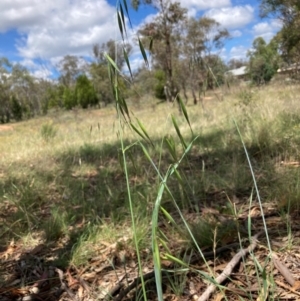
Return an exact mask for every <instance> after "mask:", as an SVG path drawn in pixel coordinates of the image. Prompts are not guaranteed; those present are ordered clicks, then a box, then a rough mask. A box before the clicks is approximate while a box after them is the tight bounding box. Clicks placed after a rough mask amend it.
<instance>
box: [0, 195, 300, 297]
mask: <svg viewBox="0 0 300 301" xmlns="http://www.w3.org/2000/svg"><path fill="white" fill-rule="evenodd" d="M236 205H237V208H238V211H237V212H239V213H238V214H237V216H236V217H235V219H236V220H238V222H239V223H240V224H241V225H245V223H246V222H247V219H248V218H249V216H250V218H251V235H257V234H258V233H260V237H259V238H258V240H257V242H256V243H255V246H254V245H252V247H253V248H251V247H250V246H251V240H250V241H249V237H248V238H247V235H246V237H245V238H243V239H242V242H239V240H238V233H231V235H230V237H231V239H226V240H223V241H221V245H220V246H215V247H213V248H211V249H209V248H204V249H203V255H204V256H205V258H206V263H204V261H203V259H202V258H201V256H200V255H199V254H197V252H196V251H195V250H192V248H191V246H190V244H188V243H186V242H185V241H184V240H181V241H180V240H179V241H172V243H170V245H169V250H170V252H171V253H172V254H173V256H176V255H177V256H178V254H180V255H179V256H182V259H181V260H182V261H184V262H185V263H186V265H187V266H188V269H183V268H178V264H177V263H175V262H174V261H172V260H170V259H164V258H162V263H163V270H162V277H163V291H164V299H165V300H198V301H200V300H225V298H227V300H240V298H243V300H258V301H263V300H299V299H300V277H299V275H300V273H299V270H300V255H299V247H298V245H299V241H300V222H299V221H298V220H299V218H298V215H297V212H295V213H293V214H291V215H290V216H289V219H290V225H291V226H290V227H291V229H290V230H291V233H292V234H291V235H288V236H287V235H286V233H287V228H286V227H287V224H286V221H284V219H283V218H282V217H281V216H280V215H279V214H278V209H277V208H274V206H273V205H272V204H264V215H265V218H266V222H267V227H268V231H269V237H270V239H271V244H272V248H273V250H272V254H271V256H270V252H269V250H268V248H267V247H266V241H265V234H264V232H263V231H262V230H263V224H262V220H261V216H260V210H259V208H258V204H255V203H253V205H252V207H251V208H250V210H249V208H248V207H247V206H246V204H245V203H244V202H242V201H241V202H240V203H238V202H237V204H236ZM218 208H219V207H218V206H215V207H211V208H205V207H203V208H202V210H201V212H200V213H192V212H186V213H185V218H186V220H187V221H195V220H197V219H198V218H199V216H201V215H205V216H208V215H209V216H210V219H215V220H217V221H218V222H219V223H224V222H228V221H229V220H232V219H233V218H232V215H229V214H224V213H222V212H220V210H219V209H218ZM159 227H160V228H161V229H162V230H163V229H164V227H166V224H165V223H163V222H162V223H160V224H159ZM129 241H130V237H129V236H128V237H122V238H120V239H118V241H116V242H114V243H109V242H106V241H103V242H101V243H100V244H99V246H97V248H98V252H97V254H98V255H97V256H94V257H93V258H89V259H88V260H87V262H86V263H85V264H84V265H80V266H74V265H72V264H70V265H69V266H68V267H67V268H65V269H62V268H60V267H59V266H55V265H53V264H52V262H53V261H51V260H49V259H50V258H52V257H53V255H52V252H54V251H55V248H56V247H57V246H56V243H55V242H53V243H51V244H47V245H46V244H45V243H43V242H42V241H41V242H40V243H38V244H36V245H34V246H32V247H31V248H28V247H25V246H24V245H22V243H20V242H15V241H11V242H10V243H9V244H8V245H7V246H6V247H5V248H4V249H2V251H1V252H0V301H10V300H24V301H26V300H27V301H29V300H49V301H52V300H57V301H63V300H80V301H88V300H90V301H92V300H104V301H108V300H113V301H121V300H139V299H141V295H140V293H141V290H140V283H141V275H139V274H138V265H137V258H136V254H135V251H134V250H131V249H130V248H129V247H126V245H127V244H128V243H129ZM120 246H122V247H120ZM244 248H246V249H247V248H248V251H247V253H250V254H246V253H243V254H242V253H240V252H241V251H242V250H241V249H244ZM249 248H250V249H249ZM162 251H163V248H162ZM141 253H142V254H141V257H142V260H143V261H142V262H143V269H142V270H143V277H144V280H145V282H146V286H147V291H148V292H149V293H148V296H147V298H148V300H157V298H156V294H155V283H154V271H153V263H152V261H151V251H150V250H148V249H145V250H142V251H141ZM162 254H163V252H162ZM182 254H185V256H183V255H182ZM237 257H238V259H237V260H236V262H235V264H234V265H232V260H233V259H234V258H237ZM230 265H231V266H230ZM229 266H230V268H229ZM257 267H261V270H259V269H258V268H257ZM211 277H215V281H218V279H220V278H222V281H220V283H221V286H216V282H213V283H212V282H211V281H210V279H211ZM174 286H175V287H174ZM176 286H181V287H182V290H181V291H179V290H178V291H177V290H176ZM213 286H214V288H213V290H211V291H210V292H209V293H206V292H207V289H208V288H209V287H213ZM205 294H208V295H207V296H205Z"/></svg>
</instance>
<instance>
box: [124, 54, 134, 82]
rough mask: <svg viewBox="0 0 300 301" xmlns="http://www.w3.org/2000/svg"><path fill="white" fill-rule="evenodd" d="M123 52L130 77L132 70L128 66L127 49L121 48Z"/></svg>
mask: <svg viewBox="0 0 300 301" xmlns="http://www.w3.org/2000/svg"><path fill="white" fill-rule="evenodd" d="M123 54H124V59H125V63H126V65H127V68H128V70H129V73H130V77H131V78H132V71H131V67H130V63H129V59H128V54H127V51H126V50H125V49H124V48H123Z"/></svg>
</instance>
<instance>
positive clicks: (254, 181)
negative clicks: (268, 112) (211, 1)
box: [234, 120, 272, 255]
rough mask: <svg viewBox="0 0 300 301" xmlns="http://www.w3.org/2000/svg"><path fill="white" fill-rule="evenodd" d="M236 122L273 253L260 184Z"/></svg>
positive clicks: (269, 245) (269, 246) (268, 242)
mask: <svg viewBox="0 0 300 301" xmlns="http://www.w3.org/2000/svg"><path fill="white" fill-rule="evenodd" d="M234 124H235V127H236V129H237V131H238V134H239V137H240V140H241V143H242V145H243V148H244V151H245V155H246V158H247V162H248V165H249V169H250V172H251V176H252V179H253V184H254V188H255V192H256V195H257V200H258V203H259V208H260V212H261V217H262V221H263V225H264V231H265V234H266V238H267V244H268V249H269V252H270V255H271V253H272V248H271V242H270V238H269V234H268V228H267V223H266V219H265V215H264V210H263V206H262V201H261V198H260V193H259V189H258V186H257V181H256V178H255V175H254V171H253V168H252V164H251V160H250V157H249V154H248V151H247V148H246V145H245V142H244V140H243V137H242V134H241V132H240V129H239V127H238V124H237V122H236V120H234ZM249 231H250V230H249Z"/></svg>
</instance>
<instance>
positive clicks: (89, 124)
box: [0, 85, 300, 268]
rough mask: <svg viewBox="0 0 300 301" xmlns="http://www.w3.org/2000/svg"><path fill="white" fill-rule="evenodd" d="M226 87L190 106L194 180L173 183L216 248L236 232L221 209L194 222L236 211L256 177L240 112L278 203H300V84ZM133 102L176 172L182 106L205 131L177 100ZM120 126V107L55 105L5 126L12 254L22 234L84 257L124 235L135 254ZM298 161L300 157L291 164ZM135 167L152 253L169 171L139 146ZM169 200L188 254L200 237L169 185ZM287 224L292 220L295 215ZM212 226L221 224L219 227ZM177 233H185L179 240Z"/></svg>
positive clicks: (3, 180)
mask: <svg viewBox="0 0 300 301" xmlns="http://www.w3.org/2000/svg"><path fill="white" fill-rule="evenodd" d="M222 93H223V95H224V97H223V100H221V98H220V97H219V95H220V93H219V94H216V93H212V92H210V93H208V95H207V98H206V99H204V103H203V107H202V106H201V105H200V104H199V105H198V106H193V105H192V104H188V105H187V111H188V114H189V119H190V121H191V127H192V129H193V132H194V136H199V138H198V139H197V140H196V143H195V145H194V147H193V148H192V151H191V153H190V154H189V155H188V156H187V160H185V161H184V162H183V163H182V165H181V166H180V168H179V169H178V171H179V173H180V175H182V179H181V180H180V181H182V182H179V180H178V178H177V179H175V178H174V179H173V178H172V179H170V183H169V187H170V188H171V189H172V193H174V196H175V197H176V200H177V201H178V204H179V206H180V208H181V209H182V210H183V212H184V215H185V217H186V219H187V220H188V221H189V222H190V223H191V225H192V229H193V232H194V233H197V232H199V231H198V229H199V228H201V229H200V230H201V231H202V232H201V231H200V232H201V233H204V235H205V237H207V241H201V242H200V241H199V236H197V235H196V234H195V236H197V240H198V243H199V245H201V246H202V247H204V248H205V247H206V248H207V247H212V246H213V244H214V243H216V240H217V241H218V243H223V244H224V243H230V241H228V237H227V236H228V233H225V232H228V231H227V230H226V231H224V228H222V227H223V224H221V228H220V221H219V220H216V219H215V217H211V215H210V214H208V215H206V218H205V219H204V220H203V221H202V220H200V221H199V220H197V222H196V221H194V223H193V222H192V220H193V218H194V217H193V214H194V213H195V212H196V213H197V212H198V213H199V212H201V211H203V210H204V209H205V208H211V207H212V208H213V209H214V210H217V212H219V213H220V214H230V215H234V210H233V207H234V206H235V205H233V204H240V205H241V207H242V204H244V203H245V202H247V200H248V199H249V197H250V195H251V192H252V188H253V182H252V178H251V175H250V172H249V166H248V165H247V162H246V159H245V154H244V152H243V149H242V145H241V141H240V138H239V136H238V134H237V131H236V128H235V126H234V122H233V120H236V122H237V124H238V126H239V128H240V130H241V133H242V136H243V139H244V141H245V143H246V146H247V148H248V151H249V155H250V158H251V160H252V163H253V168H254V170H255V175H256V177H257V183H258V186H259V189H260V193H261V195H262V198H263V200H264V202H266V203H272V204H273V205H274V206H275V207H276V208H277V212H284V213H286V212H289V213H291V212H292V209H298V207H299V200H298V197H299V196H300V185H299V183H300V181H299V170H298V168H297V167H298V165H297V164H296V163H297V162H298V161H299V149H300V148H299V146H300V134H299V133H298V132H299V131H298V130H299V128H300V117H298V115H299V113H300V87H299V86H280V85H276V86H275V85H273V86H272V85H271V86H268V87H264V88H261V89H258V88H249V87H235V88H232V89H231V90H230V91H222ZM203 108H204V109H203ZM130 109H131V110H132V115H131V116H132V117H131V118H132V122H133V123H134V124H137V123H136V119H135V118H138V119H139V120H140V121H141V122H142V123H143V125H144V126H145V128H146V130H147V132H148V134H149V136H150V137H151V139H152V141H153V142H154V147H150V146H149V148H148V151H149V153H150V155H151V156H152V158H153V161H154V162H155V163H156V164H157V166H159V168H160V169H161V171H162V172H163V171H166V170H167V168H168V166H169V165H170V164H172V163H173V162H174V160H173V159H172V156H170V153H169V152H168V149H167V148H166V147H165V142H163V141H164V138H165V137H166V136H168V137H170V136H172V137H173V138H174V141H175V147H176V151H177V152H178V154H181V153H182V147H181V145H180V141H179V139H178V137H177V135H176V131H175V129H174V126H173V124H172V120H171V114H173V115H174V116H175V117H176V120H177V123H178V125H179V128H180V131H181V133H182V135H183V136H184V137H185V139H186V140H187V141H190V140H191V139H192V138H193V137H192V134H191V131H190V128H189V126H188V125H187V123H186V121H185V119H184V117H183V116H182V115H180V114H179V113H178V108H177V107H176V106H174V105H173V106H172V105H168V104H160V105H157V106H155V105H153V104H146V105H145V106H143V104H140V105H139V106H138V107H135V106H134V105H131V106H130ZM299 116H300V115H299ZM117 133H118V119H117V115H116V112H115V110H114V108H113V107H107V108H104V109H101V110H86V111H81V110H79V111H71V112H52V113H51V114H49V115H48V116H45V117H41V118H36V119H32V120H29V121H24V122H20V123H15V124H10V125H9V126H0V154H1V156H0V220H1V222H2V226H0V233H1V234H0V240H1V245H2V247H3V249H4V250H6V251H4V253H3V254H4V256H10V255H9V254H8V253H7V250H8V249H7V246H8V245H9V244H11V245H15V243H16V248H20V249H22V248H27V247H28V245H30V246H31V247H34V246H35V245H36V246H39V245H41V244H43V245H44V246H45V248H46V249H47V250H48V251H45V253H44V254H47V255H45V256H46V257H45V258H48V259H47V260H48V261H49V265H56V266H59V267H62V268H67V267H71V266H72V267H76V268H79V267H81V266H84V265H86V264H87V263H88V262H89V260H91V258H94V257H97V256H100V255H101V254H103V252H104V251H103V249H105V248H109V246H111V245H112V244H114V242H117V245H116V246H115V250H117V253H118V254H119V252H123V253H124V252H125V253H126V254H130V255H128V256H129V257H130V258H134V244H133V240H132V235H133V234H132V232H131V228H130V215H129V210H128V199H127V190H126V185H125V179H124V172H123V170H122V167H121V165H120V142H119V137H118V135H117ZM124 139H125V143H126V145H130V144H131V143H134V142H136V141H137V139H139V137H138V136H137V135H136V133H134V132H132V131H131V130H130V129H129V128H128V127H126V126H124ZM282 161H283V162H284V164H281V162H282ZM292 161H293V162H296V163H295V164H294V165H289V164H288V163H289V162H292ZM299 165H300V164H299ZM291 166H293V167H291ZM295 166H296V167H295ZM127 168H128V172H129V177H130V186H131V189H132V197H133V203H134V214H135V218H136V220H137V223H138V227H137V232H138V241H139V244H140V246H141V249H142V250H143V252H144V253H143V260H144V261H145V262H148V261H149V260H150V261H151V259H150V253H149V248H150V242H149V237H150V229H151V226H150V224H151V221H150V220H151V214H152V210H153V202H154V200H155V198H156V195H157V187H158V177H157V174H156V173H155V172H154V171H153V168H152V167H151V165H150V163H149V162H148V161H147V160H146V158H145V157H144V156H143V154H142V151H141V149H140V148H138V147H137V146H134V147H132V148H130V151H128V167H127ZM254 199H255V195H254ZM162 204H163V206H164V208H165V209H166V210H167V211H168V212H169V213H170V214H171V215H172V214H174V216H175V217H174V218H175V219H176V218H177V220H176V222H177V223H178V225H177V226H178V227H175V228H174V227H170V221H169V222H166V221H165V220H164V218H162V220H161V223H162V225H163V226H162V229H163V230H162V231H164V232H165V235H166V236H165V237H168V239H167V242H168V243H167V244H168V245H169V248H171V249H173V250H176V252H177V253H176V254H177V255H178V256H179V254H180V248H181V247H182V246H183V245H186V244H188V245H189V246H193V243H192V242H191V241H189V240H190V238H189V237H188V235H187V233H186V231H185V230H184V227H183V226H182V225H181V222H180V221H179V219H178V216H177V215H176V214H175V213H174V208H173V207H172V204H171V202H170V199H169V198H168V195H164V196H163V203H162ZM238 209H239V208H238ZM241 210H242V209H241ZM243 210H244V209H243ZM191 211H192V213H191ZM189 214H192V216H189ZM176 216H177V217H176ZM212 216H213V214H212ZM207 217H209V218H208V219H207ZM283 220H284V218H283ZM203 225H205V226H203ZM207 225H212V227H211V228H210V227H209V226H207ZM286 225H287V229H290V228H291V224H290V223H287V222H286ZM236 226H237V225H235V224H234V223H233V224H231V226H230V227H231V228H230V229H231V230H230V231H233V232H235V231H236V228H235V227H236ZM180 228H181V229H180ZM212 228H213V229H214V231H217V232H218V233H216V232H214V231H211V229H212ZM226 229H227V228H226ZM287 232H288V230H287ZM232 237H233V236H232V235H230V239H232ZM175 238H176V241H178V243H174V239H175ZM208 245H210V246H208ZM105 246H106V247H105ZM105 250H106V249H105ZM102 251H103V252H102ZM105 252H108V251H107V250H106V251H105ZM5 254H6V255H5ZM49 254H52V255H51V256H50V255H49ZM105 254H107V253H105ZM101 256H102V255H101ZM118 256H119V255H118ZM118 256H117V257H118ZM50 257H51V259H50ZM117 260H119V261H120V262H121V261H122V259H117Z"/></svg>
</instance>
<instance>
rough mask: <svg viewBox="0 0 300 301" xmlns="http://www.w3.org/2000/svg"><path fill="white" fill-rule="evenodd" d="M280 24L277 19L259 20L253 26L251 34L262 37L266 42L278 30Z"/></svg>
mask: <svg viewBox="0 0 300 301" xmlns="http://www.w3.org/2000/svg"><path fill="white" fill-rule="evenodd" d="M281 26H282V24H281V22H280V21H279V20H272V21H271V22H261V23H257V24H256V25H254V26H253V28H252V32H253V35H254V36H255V37H256V38H257V37H262V38H263V39H264V40H265V41H266V42H267V43H268V42H269V41H270V40H271V39H272V37H273V36H274V35H275V34H276V32H277V31H278V30H280V28H281Z"/></svg>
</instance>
